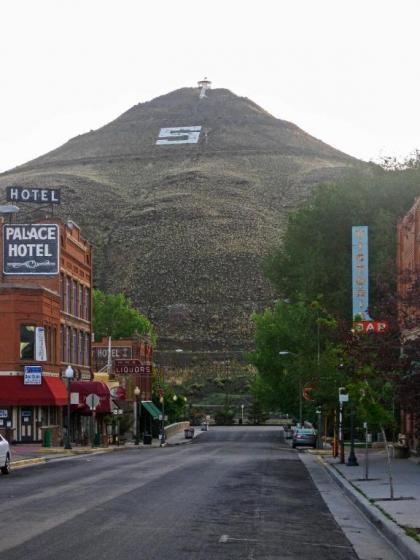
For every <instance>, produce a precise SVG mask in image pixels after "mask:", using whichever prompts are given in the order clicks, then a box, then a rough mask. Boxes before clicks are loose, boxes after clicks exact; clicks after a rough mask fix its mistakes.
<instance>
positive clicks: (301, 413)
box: [279, 350, 303, 426]
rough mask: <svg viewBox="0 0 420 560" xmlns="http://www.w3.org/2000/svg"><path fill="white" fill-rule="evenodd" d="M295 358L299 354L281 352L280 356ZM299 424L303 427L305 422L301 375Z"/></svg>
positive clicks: (286, 351)
mask: <svg viewBox="0 0 420 560" xmlns="http://www.w3.org/2000/svg"><path fill="white" fill-rule="evenodd" d="M289 355H290V356H295V357H297V354H296V353H295V352H290V351H289V350H280V352H279V356H289ZM298 390H299V424H300V426H302V422H303V400H302V397H303V394H302V391H303V389H302V378H301V376H300V374H299V389H298Z"/></svg>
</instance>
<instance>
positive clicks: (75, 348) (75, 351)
mask: <svg viewBox="0 0 420 560" xmlns="http://www.w3.org/2000/svg"><path fill="white" fill-rule="evenodd" d="M78 342H79V341H78V339H77V330H76V329H73V341H72V343H73V344H72V346H73V363H74V364H77V363H78V360H77V359H78V357H79V348H78V344H77V343H78Z"/></svg>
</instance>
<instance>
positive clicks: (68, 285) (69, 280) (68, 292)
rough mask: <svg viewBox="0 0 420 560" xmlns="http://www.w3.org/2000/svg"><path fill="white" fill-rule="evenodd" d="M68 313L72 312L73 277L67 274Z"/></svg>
mask: <svg viewBox="0 0 420 560" xmlns="http://www.w3.org/2000/svg"><path fill="white" fill-rule="evenodd" d="M66 313H71V278H70V276H66Z"/></svg>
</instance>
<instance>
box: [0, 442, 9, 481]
mask: <svg viewBox="0 0 420 560" xmlns="http://www.w3.org/2000/svg"><path fill="white" fill-rule="evenodd" d="M10 458H11V455H10V447H9V443H8V441H7V440H6V439H4V437H3V436H2V435H0V471H1V474H9V473H10Z"/></svg>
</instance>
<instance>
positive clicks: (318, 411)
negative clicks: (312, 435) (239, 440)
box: [316, 407, 324, 449]
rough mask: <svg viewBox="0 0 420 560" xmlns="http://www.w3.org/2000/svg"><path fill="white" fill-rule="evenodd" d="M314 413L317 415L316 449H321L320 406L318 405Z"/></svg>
mask: <svg viewBox="0 0 420 560" xmlns="http://www.w3.org/2000/svg"><path fill="white" fill-rule="evenodd" d="M316 413H317V415H318V439H317V445H316V446H317V448H318V449H323V447H324V446H323V443H322V409H321V407H318V408H317V409H316Z"/></svg>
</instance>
